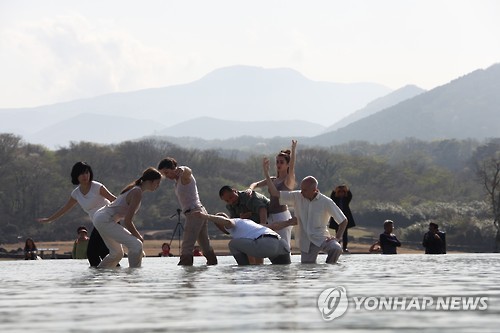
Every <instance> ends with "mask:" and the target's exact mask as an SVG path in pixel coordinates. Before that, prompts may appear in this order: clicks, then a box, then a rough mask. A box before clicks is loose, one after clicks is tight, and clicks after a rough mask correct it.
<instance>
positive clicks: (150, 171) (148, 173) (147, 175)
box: [120, 167, 161, 194]
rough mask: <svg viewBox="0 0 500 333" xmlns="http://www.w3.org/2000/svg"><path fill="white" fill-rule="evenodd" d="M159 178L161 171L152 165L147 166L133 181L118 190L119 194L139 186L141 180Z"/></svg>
mask: <svg viewBox="0 0 500 333" xmlns="http://www.w3.org/2000/svg"><path fill="white" fill-rule="evenodd" d="M157 179H161V173H160V171H158V170H156V169H155V168H153V167H149V168H147V169H146V170H144V172H143V173H142V176H141V177H139V178H138V179H136V180H135V181H133V182H132V183H130V184H128V185H127V186H125V188H124V189H123V190H122V191H121V192H120V194H123V193H125V192H127V191H128V190H130V189H131V188H132V187H134V186H140V185H141V184H142V183H143V182H145V181H148V180H151V181H153V180H157Z"/></svg>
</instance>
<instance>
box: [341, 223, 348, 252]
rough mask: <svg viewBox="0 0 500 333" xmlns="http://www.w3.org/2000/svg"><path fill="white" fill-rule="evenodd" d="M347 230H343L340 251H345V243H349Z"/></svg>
mask: <svg viewBox="0 0 500 333" xmlns="http://www.w3.org/2000/svg"><path fill="white" fill-rule="evenodd" d="M347 230H349V229H348V228H345V231H344V235H342V250H346V249H347V243H348V242H349V235H348V234H347Z"/></svg>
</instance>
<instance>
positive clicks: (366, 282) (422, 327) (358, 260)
mask: <svg viewBox="0 0 500 333" xmlns="http://www.w3.org/2000/svg"><path fill="white" fill-rule="evenodd" d="M203 259H204V258H200V257H197V258H195V266H193V267H179V266H177V260H178V258H153V257H151V258H145V259H144V261H143V267H142V268H139V269H129V268H126V267H127V266H128V263H127V261H126V259H125V260H122V262H121V264H122V267H121V268H118V269H114V270H97V269H91V268H89V267H88V265H87V261H85V260H38V261H24V260H19V261H0V278H1V281H2V283H1V286H0V332H28V331H31V332H90V331H92V332H238V331H247V332H282V331H306V330H307V331H316V332H323V331H324V332H331V331H333V330H334V331H335V332H342V331H349V332H396V331H397V332H403V331H404V332H417V331H418V332H437V331H439V332H472V331H474V332H498V331H499V328H498V327H500V316H499V315H500V284H499V279H500V255H498V254H447V255H442V256H430V255H414V254H408V255H395V256H383V255H355V254H352V255H344V256H342V257H341V258H340V260H339V263H338V264H337V265H326V264H323V263H322V262H324V259H325V256H324V255H320V257H319V260H318V262H319V263H318V264H315V265H302V264H300V263H299V261H300V258H299V256H293V258H292V264H291V265H288V266H273V265H267V263H268V261H267V260H266V265H264V266H246V267H238V266H236V265H235V261H234V259H233V258H232V257H219V265H217V266H211V267H207V266H205V265H204V260H203ZM334 287H344V288H345V289H346V290H347V297H348V304H349V307H348V309H347V312H346V313H345V314H344V315H343V316H341V317H339V318H335V319H333V320H331V321H325V320H323V319H322V316H321V313H320V310H319V309H318V305H317V304H318V296H319V295H320V294H321V292H322V291H323V290H324V289H327V288H334ZM382 296H385V297H390V296H393V297H396V296H397V297H404V296H406V297H409V298H411V297H438V296H462V297H466V296H483V297H488V301H487V309H486V310H482V311H480V310H475V311H470V310H469V311H451V310H449V311H443V310H440V311H437V310H432V309H429V310H425V311H416V310H412V311H403V310H380V311H372V310H370V309H369V308H359V309H356V307H355V302H354V301H353V298H354V297H376V298H377V297H378V298H379V297H382Z"/></svg>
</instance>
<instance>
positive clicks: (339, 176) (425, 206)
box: [0, 133, 500, 251]
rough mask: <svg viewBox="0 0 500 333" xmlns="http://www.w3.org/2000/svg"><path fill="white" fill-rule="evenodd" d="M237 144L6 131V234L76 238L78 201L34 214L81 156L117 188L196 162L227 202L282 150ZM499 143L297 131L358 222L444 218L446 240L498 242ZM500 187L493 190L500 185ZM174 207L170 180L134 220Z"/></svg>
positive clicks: (140, 222) (207, 197)
mask: <svg viewBox="0 0 500 333" xmlns="http://www.w3.org/2000/svg"><path fill="white" fill-rule="evenodd" d="M281 142H283V140H281ZM289 142H291V140H290V141H289ZM235 147H237V145H235V146H234V147H232V148H231V149H196V148H182V147H180V146H179V145H177V144H173V143H171V142H169V141H166V140H162V139H161V138H150V139H144V140H139V141H125V142H122V143H118V144H109V145H103V144H96V143H91V142H74V143H71V144H70V145H69V146H68V147H63V148H59V149H57V150H49V149H47V148H46V147H44V146H41V145H35V144H30V143H27V142H24V141H23V140H22V138H21V137H19V136H16V135H13V134H8V133H5V134H0V180H1V182H0V184H2V186H1V188H0V205H1V211H0V228H1V230H2V232H1V233H0V243H11V242H16V241H17V239H18V238H19V237H21V238H23V239H24V238H25V237H34V238H36V239H37V240H39V241H54V240H71V239H73V238H74V237H75V230H76V228H77V227H78V226H79V225H86V226H87V227H90V226H91V222H90V221H89V220H88V217H87V216H86V214H85V213H84V212H83V211H82V210H81V209H80V208H79V207H75V208H74V209H73V210H72V211H71V212H70V213H68V214H67V215H66V216H64V217H62V218H61V219H60V220H58V221H56V222H53V223H51V224H43V225H42V224H39V223H38V222H36V218H37V217H44V216H49V215H50V214H52V213H53V212H54V211H55V210H57V209H58V208H59V207H60V206H62V205H63V204H64V203H65V202H66V200H67V199H68V197H69V195H70V193H71V191H72V189H73V188H74V186H73V185H72V184H71V181H70V175H69V174H70V171H71V167H72V166H73V164H74V163H75V162H77V161H86V162H87V163H89V164H90V165H91V166H92V169H93V171H94V179H95V180H97V181H100V182H102V183H103V184H104V185H105V186H106V187H107V188H108V189H109V190H110V191H111V192H113V193H115V194H118V193H120V191H121V190H122V188H123V187H124V186H125V185H126V184H128V183H130V182H131V181H132V180H135V179H136V178H138V177H139V176H140V175H141V173H142V171H143V170H144V169H146V168H147V167H149V166H154V167H156V166H157V164H158V162H159V161H160V159H161V158H164V157H166V156H172V157H174V158H175V159H176V160H177V161H178V162H179V164H180V165H187V166H189V167H190V168H191V169H192V170H193V173H194V175H195V177H196V180H197V184H198V189H199V191H200V197H201V200H202V202H203V204H204V205H205V206H206V207H207V209H208V210H209V211H210V212H216V211H224V210H225V205H224V202H223V201H221V200H220V198H219V196H218V191H219V189H220V187H222V186H223V185H230V186H233V187H235V188H237V189H240V190H243V189H246V188H248V185H249V184H251V183H252V182H254V181H256V180H260V179H263V173H262V158H263V157H264V156H267V157H269V158H274V157H275V155H276V154H277V153H278V151H276V152H273V153H268V152H266V153H265V154H263V153H259V152H257V151H255V152H253V153H251V154H248V157H246V158H245V159H244V160H242V159H237V158H233V155H234V152H235V149H237V148H235ZM281 148H282V149H284V148H287V147H286V146H283V147H281ZM499 151H500V139H492V140H489V141H487V142H477V141H474V140H462V141H458V140H443V141H436V142H423V141H418V140H414V139H406V140H403V141H398V142H396V141H395V142H391V143H389V144H383V145H374V144H370V143H367V142H350V143H348V144H344V145H338V146H332V147H330V148H317V147H306V146H301V143H300V139H299V143H298V148H297V162H296V176H297V180H298V181H299V182H300V180H301V179H302V178H303V177H305V176H307V175H313V176H315V177H316V178H317V179H318V181H319V188H320V190H321V192H322V193H324V194H326V195H328V196H329V195H330V193H331V191H332V189H333V188H334V187H335V186H336V185H338V184H341V183H345V184H348V185H349V186H350V188H351V190H352V192H353V194H354V199H353V201H352V204H351V208H352V209H353V212H354V215H355V219H356V222H357V224H358V225H359V226H364V227H368V228H372V229H374V230H381V229H382V222H383V221H384V220H385V219H392V220H394V221H395V223H396V226H397V227H398V228H403V229H402V230H398V231H399V232H401V236H402V239H403V240H404V239H406V240H407V241H409V242H418V241H420V240H421V239H420V237H421V235H423V231H425V229H426V224H428V222H429V221H434V222H436V221H437V222H438V223H440V224H441V225H442V226H443V227H442V228H444V229H445V230H446V231H447V232H448V240H449V243H451V244H453V243H457V244H462V245H466V246H471V249H472V250H482V251H491V250H492V249H493V244H494V239H495V237H496V233H495V231H496V229H495V223H496V224H497V225H498V220H495V218H494V214H495V213H494V212H495V211H494V210H493V209H492V208H493V207H494V204H493V203H492V201H491V200H492V199H491V189H490V193H489V192H488V190H487V189H486V188H485V186H484V182H485V179H484V177H485V176H484V175H485V174H484V173H483V175H482V176H481V173H480V172H479V171H480V169H481V167H483V171H485V170H484V168H486V169H487V170H489V169H488V168H487V167H486V165H489V166H490V167H491V164H486V163H485V161H489V160H491V159H492V158H493V159H494V158H495V156H496V155H498V152H499ZM488 175H489V176H488V177H491V174H488ZM481 177H483V178H481ZM496 191H497V192H495V193H494V194H493V198H495V195H498V194H497V193H498V188H496ZM263 193H264V194H266V195H267V194H268V193H267V191H265V190H264V192H263ZM492 205H493V206H492ZM177 208H178V203H177V200H176V197H175V194H174V192H173V184H172V183H171V181H169V180H164V181H163V182H162V185H161V186H160V188H159V189H158V190H157V191H155V192H152V193H148V195H146V196H145V198H144V200H143V204H142V207H141V210H140V211H139V213H138V215H137V220H136V221H135V223H136V225H137V226H138V227H139V228H140V229H141V230H143V231H144V230H162V229H167V228H169V227H170V226H171V225H172V223H174V225H175V218H172V215H174V214H175V213H176V210H177ZM494 222H495V223H494ZM212 230H214V232H215V229H212ZM465 235H474V237H472V238H468V237H465ZM398 236H399V235H398Z"/></svg>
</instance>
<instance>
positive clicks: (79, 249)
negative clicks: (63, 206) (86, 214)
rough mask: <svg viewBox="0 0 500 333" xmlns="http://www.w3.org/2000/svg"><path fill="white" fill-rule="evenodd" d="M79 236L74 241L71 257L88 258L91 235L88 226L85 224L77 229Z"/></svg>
mask: <svg viewBox="0 0 500 333" xmlns="http://www.w3.org/2000/svg"><path fill="white" fill-rule="evenodd" d="M76 232H77V233H78V238H77V239H76V240H75V242H74V243H73V250H72V251H71V258H73V259H87V248H88V245H89V237H88V231H87V228H85V227H84V226H81V227H78V229H77V230H76Z"/></svg>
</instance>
